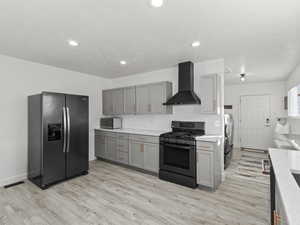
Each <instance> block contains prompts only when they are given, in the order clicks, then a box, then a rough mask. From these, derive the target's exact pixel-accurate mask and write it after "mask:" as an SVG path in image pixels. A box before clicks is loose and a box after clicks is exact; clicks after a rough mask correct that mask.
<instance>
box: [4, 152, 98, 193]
mask: <svg viewBox="0 0 300 225" xmlns="http://www.w3.org/2000/svg"><path fill="white" fill-rule="evenodd" d="M96 159H97V158H96V157H94V158H92V159H89V161H94V160H96ZM26 179H27V173H23V174H19V175H16V176H12V177H8V178H4V179H2V180H0V187H3V186H5V185H8V184H13V183H16V182H19V181H23V180H26Z"/></svg>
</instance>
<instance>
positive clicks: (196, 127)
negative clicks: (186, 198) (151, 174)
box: [159, 121, 205, 188]
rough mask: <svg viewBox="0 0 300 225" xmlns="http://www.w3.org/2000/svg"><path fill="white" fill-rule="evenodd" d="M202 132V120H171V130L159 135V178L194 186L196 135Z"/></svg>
mask: <svg viewBox="0 0 300 225" xmlns="http://www.w3.org/2000/svg"><path fill="white" fill-rule="evenodd" d="M204 134H205V123H204V122H184V121H172V132H169V133H164V134H162V135H161V136H160V153H159V178H160V179H162V180H166V181H170V182H173V183H177V184H180V185H184V186H187V187H191V188H196V187H197V182H196V175H197V174H196V168H197V165H196V164H197V156H196V137H197V136H202V135H204Z"/></svg>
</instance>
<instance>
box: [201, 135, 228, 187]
mask: <svg viewBox="0 0 300 225" xmlns="http://www.w3.org/2000/svg"><path fill="white" fill-rule="evenodd" d="M222 152H223V151H222V150H221V147H220V146H219V145H218V144H217V143H214V142H205V141H197V183H198V184H199V185H201V186H206V187H209V188H211V189H213V190H216V189H217V187H218V186H219V185H220V184H221V182H222V171H223V169H222V167H223V163H222V158H223V156H224V153H222Z"/></svg>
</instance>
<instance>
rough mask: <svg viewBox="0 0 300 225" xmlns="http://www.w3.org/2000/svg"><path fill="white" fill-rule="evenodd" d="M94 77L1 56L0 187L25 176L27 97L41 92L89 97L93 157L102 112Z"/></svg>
mask: <svg viewBox="0 0 300 225" xmlns="http://www.w3.org/2000/svg"><path fill="white" fill-rule="evenodd" d="M107 84H108V81H107V80H106V79H102V78H99V77H96V76H90V75H86V74H82V73H77V72H72V71H68V70H63V69H59V68H55V67H50V66H45V65H41V64H37V63H31V62H28V61H23V60H19V59H15V58H11V57H7V56H2V55H0V96H1V101H0V126H1V129H0V155H1V157H0V186H1V185H4V184H7V183H11V182H14V181H18V180H19V179H22V178H23V177H26V171H27V96H28V95H31V94H37V93H40V92H41V91H54V92H63V93H74V94H82V95H88V96H89V98H90V159H93V158H94V132H93V128H94V127H95V124H98V123H99V117H100V116H101V112H102V104H101V93H102V91H101V90H102V88H105V87H107Z"/></svg>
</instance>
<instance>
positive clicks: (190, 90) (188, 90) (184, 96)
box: [164, 62, 201, 105]
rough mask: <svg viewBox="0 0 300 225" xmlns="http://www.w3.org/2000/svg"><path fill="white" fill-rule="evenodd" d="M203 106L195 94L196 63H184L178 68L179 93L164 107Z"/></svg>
mask: <svg viewBox="0 0 300 225" xmlns="http://www.w3.org/2000/svg"><path fill="white" fill-rule="evenodd" d="M195 104H201V100H200V98H199V97H198V96H197V95H196V93H195V92H194V63H192V62H183V63H179V66H178V93H177V94H176V95H174V96H173V97H171V98H170V99H169V100H168V101H167V102H166V103H164V105H195Z"/></svg>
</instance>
